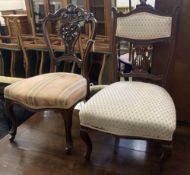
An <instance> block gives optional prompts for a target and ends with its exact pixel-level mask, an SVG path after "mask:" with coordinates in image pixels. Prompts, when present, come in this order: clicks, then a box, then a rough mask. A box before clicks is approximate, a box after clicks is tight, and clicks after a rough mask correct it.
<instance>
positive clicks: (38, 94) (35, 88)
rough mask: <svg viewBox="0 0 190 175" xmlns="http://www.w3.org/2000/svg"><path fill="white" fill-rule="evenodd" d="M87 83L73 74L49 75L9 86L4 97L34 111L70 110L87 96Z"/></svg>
mask: <svg viewBox="0 0 190 175" xmlns="http://www.w3.org/2000/svg"><path fill="white" fill-rule="evenodd" d="M86 93H87V81H86V79H85V78H83V77H82V76H81V75H77V74H72V73H47V74H42V75H38V76H35V77H31V78H27V79H24V80H21V81H18V82H16V83H13V84H11V85H9V86H7V87H6V88H5V90H4V96H5V98H7V99H11V100H14V101H17V102H19V103H21V104H23V105H25V106H27V107H29V108H32V109H42V108H62V109H69V108H70V107H72V106H73V105H74V104H75V103H76V102H78V101H79V100H81V99H82V98H84V97H85V96H86Z"/></svg>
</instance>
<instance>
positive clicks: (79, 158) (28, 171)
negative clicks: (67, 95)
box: [0, 111, 190, 175]
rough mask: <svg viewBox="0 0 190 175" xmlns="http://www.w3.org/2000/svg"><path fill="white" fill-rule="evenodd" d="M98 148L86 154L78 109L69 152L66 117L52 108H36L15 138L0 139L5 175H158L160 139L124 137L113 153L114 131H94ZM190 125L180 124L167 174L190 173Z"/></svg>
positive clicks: (0, 162)
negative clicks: (12, 140) (111, 133)
mask: <svg viewBox="0 0 190 175" xmlns="http://www.w3.org/2000/svg"><path fill="white" fill-rule="evenodd" d="M90 136H91V138H92V141H93V146H94V149H93V153H92V158H91V161H90V162H87V161H85V160H84V157H83V154H84V151H85V145H84V144H83V142H82V140H81V139H80V137H79V120H78V113H77V111H75V114H74V121H73V138H74V146H75V149H74V151H73V154H72V155H66V154H65V152H64V146H65V139H64V138H65V137H64V123H63V120H62V118H61V116H60V115H59V114H56V113H53V112H51V111H46V112H45V113H36V114H35V115H33V116H32V117H31V118H29V119H28V120H27V121H26V122H24V123H23V124H22V125H21V126H20V127H19V129H18V134H17V136H16V139H15V141H16V142H15V143H14V144H10V143H9V140H8V136H5V137H4V138H3V139H1V140H0V175H1V174H2V175H159V174H160V172H159V153H160V147H159V145H157V144H155V143H151V142H146V141H140V140H126V139H122V140H121V142H120V145H119V152H118V154H117V155H114V154H113V148H114V138H113V137H112V136H109V135H106V134H102V133H95V132H91V133H90ZM189 150H190V128H188V127H182V126H180V127H178V128H177V130H176V133H175V136H174V149H173V154H172V156H171V158H170V159H169V160H168V162H167V164H166V170H167V172H168V175H190V151H189Z"/></svg>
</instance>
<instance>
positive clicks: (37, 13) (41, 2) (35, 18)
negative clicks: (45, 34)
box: [25, 0, 68, 36]
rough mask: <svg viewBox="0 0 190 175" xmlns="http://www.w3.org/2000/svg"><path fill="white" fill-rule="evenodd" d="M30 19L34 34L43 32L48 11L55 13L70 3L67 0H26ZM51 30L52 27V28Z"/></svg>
mask: <svg viewBox="0 0 190 175" xmlns="http://www.w3.org/2000/svg"><path fill="white" fill-rule="evenodd" d="M25 4H26V9H27V15H28V20H29V21H30V23H31V27H32V34H33V35H34V36H36V35H37V34H41V33H42V20H43V18H44V17H45V16H47V15H48V13H54V12H55V11H57V10H58V9H59V8H61V7H65V6H66V5H67V4H68V1H67V0H25ZM50 30H51V29H50Z"/></svg>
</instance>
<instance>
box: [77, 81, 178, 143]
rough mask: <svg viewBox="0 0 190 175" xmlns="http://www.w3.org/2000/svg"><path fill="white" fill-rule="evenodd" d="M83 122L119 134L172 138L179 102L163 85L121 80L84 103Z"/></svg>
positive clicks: (87, 125)
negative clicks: (176, 108) (174, 100)
mask: <svg viewBox="0 0 190 175" xmlns="http://www.w3.org/2000/svg"><path fill="white" fill-rule="evenodd" d="M79 116H80V123H81V125H82V126H86V127H88V128H93V129H95V130H100V131H103V132H106V133H112V134H115V135H119V136H137V137H143V138H152V139H158V140H169V141H170V140H172V135H173V132H174V130H175V128H176V112H175V106H174V103H173V101H172V98H171V97H170V95H169V94H168V93H167V92H166V90H165V89H163V88H162V87H160V86H157V85H153V84H149V83H143V82H117V83H114V84H112V85H110V86H107V87H106V88H104V89H103V90H102V91H100V92H99V93H97V94H96V95H94V96H93V97H92V98H91V99H90V100H88V101H87V103H86V104H85V105H84V106H83V107H82V109H81V111H80V113H79Z"/></svg>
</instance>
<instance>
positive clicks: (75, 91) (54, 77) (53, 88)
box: [4, 5, 96, 153]
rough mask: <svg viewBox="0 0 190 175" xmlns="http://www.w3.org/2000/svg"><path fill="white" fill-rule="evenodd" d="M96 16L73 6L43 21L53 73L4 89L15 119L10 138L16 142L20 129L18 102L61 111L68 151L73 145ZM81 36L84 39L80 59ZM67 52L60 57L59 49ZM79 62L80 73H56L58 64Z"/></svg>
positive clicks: (36, 107)
mask: <svg viewBox="0 0 190 175" xmlns="http://www.w3.org/2000/svg"><path fill="white" fill-rule="evenodd" d="M50 22H52V23H53V25H52V26H56V31H57V32H56V34H54V35H52V34H51V33H50V32H49V30H48V29H49V27H50ZM86 24H88V26H89V30H90V32H89V34H88V37H87V39H84V41H85V43H84V42H83V40H82V39H81V38H82V37H81V35H82V34H83V32H82V31H83V29H84V26H85V25H86ZM95 26H96V19H95V18H94V16H93V14H92V13H89V12H86V11H84V10H83V9H81V8H78V7H76V6H74V5H69V6H68V7H67V8H62V9H60V10H58V11H57V12H56V13H55V14H49V15H48V16H47V17H45V18H44V20H43V34H44V38H45V42H46V43H47V48H48V51H49V56H50V59H51V64H50V73H46V74H41V75H37V76H34V77H31V78H27V79H24V80H21V81H18V82H16V83H13V84H11V85H9V86H7V87H6V88H5V90H4V96H5V100H6V110H7V113H8V116H9V117H10V120H11V122H12V129H11V130H10V132H9V134H10V135H11V137H10V141H11V142H13V141H14V139H15V135H16V132H17V119H16V117H15V115H14V113H13V105H14V104H15V103H17V104H20V105H21V106H23V107H25V108H27V109H29V110H32V111H41V110H47V109H51V110H55V111H58V112H60V113H61V115H62V117H63V119H64V122H65V131H66V148H65V149H66V152H67V153H70V152H71V150H72V148H73V140H72V136H71V127H72V114H73V108H74V106H75V104H77V103H78V102H79V101H81V100H83V99H85V98H86V96H87V93H88V92H89V86H88V82H89V79H88V69H87V67H88V54H89V51H90V49H91V46H92V44H93V42H94V39H95ZM79 39H80V41H81V42H82V51H83V54H81V56H80V58H79V57H77V55H79V54H78V53H79V51H80V48H79V47H80V46H79V45H78V44H79ZM57 50H59V51H62V52H64V53H63V55H60V54H59V56H58V57H57V55H58V54H56V51H57ZM62 62H64V65H65V66H66V67H67V68H68V65H71V64H72V63H73V64H76V65H78V67H80V69H81V75H79V74H75V73H68V72H57V66H60V65H61V63H62Z"/></svg>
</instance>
